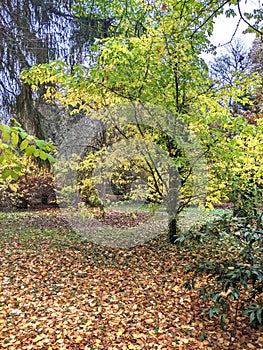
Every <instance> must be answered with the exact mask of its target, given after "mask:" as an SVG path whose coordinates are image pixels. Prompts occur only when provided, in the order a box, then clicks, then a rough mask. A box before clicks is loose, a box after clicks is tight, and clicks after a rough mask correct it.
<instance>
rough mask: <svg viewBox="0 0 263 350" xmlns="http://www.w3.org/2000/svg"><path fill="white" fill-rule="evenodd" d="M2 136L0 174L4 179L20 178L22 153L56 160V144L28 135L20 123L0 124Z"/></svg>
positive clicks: (46, 159) (0, 139)
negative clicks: (13, 124) (52, 153)
mask: <svg viewBox="0 0 263 350" xmlns="http://www.w3.org/2000/svg"><path fill="white" fill-rule="evenodd" d="M15 123H16V122H15ZM0 136H1V138H0V166H1V169H0V176H1V178H3V179H4V180H9V179H14V180H17V179H18V177H19V174H20V172H21V169H22V161H21V157H22V155H24V156H26V157H35V158H37V159H40V160H42V161H47V162H51V163H52V162H54V161H55V158H54V157H53V156H52V155H51V152H52V151H54V146H53V145H52V144H51V143H48V142H46V141H44V140H39V139H37V138H36V137H34V136H31V135H28V133H27V132H26V131H25V130H24V129H22V128H21V126H20V125H19V124H15V126H9V125H5V124H0Z"/></svg>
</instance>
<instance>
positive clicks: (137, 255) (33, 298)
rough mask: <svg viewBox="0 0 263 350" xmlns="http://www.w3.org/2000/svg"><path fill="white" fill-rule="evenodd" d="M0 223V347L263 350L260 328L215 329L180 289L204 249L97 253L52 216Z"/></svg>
mask: <svg viewBox="0 0 263 350" xmlns="http://www.w3.org/2000/svg"><path fill="white" fill-rule="evenodd" d="M133 218H134V217H133ZM0 223H1V225H0V248H1V249H0V266H1V269H0V349H9V350H13V349H15V350H19V349H34V350H35V349H47V350H52V349H61V350H62V349H71V350H74V349H76V350H77V349H90V350H91V349H94V350H97V349H109V350H111V349H112V350H113V349H116V350H119V349H124V350H125V349H149V350H150V349H163V350H164V349H167V350H170V349H187V350H195V349H198V350H200V349H215V350H217V349H228V350H243V349H244V350H247V349H256V350H260V349H263V335H262V331H263V327H261V328H259V329H257V330H255V329H251V328H250V326H249V321H248V319H247V317H243V316H240V315H239V316H238V317H236V322H235V323H234V322H233V321H228V322H227V323H226V329H225V330H222V329H221V327H220V324H219V322H218V321H215V320H211V319H209V317H208V315H207V313H205V312H204V311H203V308H204V305H203V302H202V299H201V298H200V297H199V295H198V294H197V292H196V291H195V290H186V289H185V288H184V287H183V284H184V282H185V281H186V280H187V277H188V276H187V274H186V273H185V271H184V268H185V267H186V266H187V265H188V264H189V263H191V261H194V260H195V259H196V256H197V254H199V255H200V254H202V251H191V250H189V249H188V248H184V247H181V248H178V247H176V246H173V245H170V244H169V243H168V242H167V240H166V237H165V235H164V234H160V235H159V236H158V237H155V238H154V239H152V240H151V241H149V242H145V243H144V244H141V245H137V246H135V247H131V248H129V249H114V248H109V247H103V246H101V245H96V244H94V243H92V242H90V241H88V240H85V239H83V238H82V237H81V236H79V235H77V234H76V233H75V232H74V231H73V230H72V229H71V228H70V227H69V226H68V224H67V223H66V222H65V221H64V220H63V219H62V217H61V214H60V212H59V210H57V209H56V210H54V209H53V210H44V211H34V212H19V213H18V212H14V213H0ZM231 312H232V310H229V313H231Z"/></svg>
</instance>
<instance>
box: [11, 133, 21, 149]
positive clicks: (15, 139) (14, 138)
mask: <svg viewBox="0 0 263 350" xmlns="http://www.w3.org/2000/svg"><path fill="white" fill-rule="evenodd" d="M18 141H19V137H18V134H17V133H15V132H12V137H11V142H12V146H14V147H15V146H17V144H18Z"/></svg>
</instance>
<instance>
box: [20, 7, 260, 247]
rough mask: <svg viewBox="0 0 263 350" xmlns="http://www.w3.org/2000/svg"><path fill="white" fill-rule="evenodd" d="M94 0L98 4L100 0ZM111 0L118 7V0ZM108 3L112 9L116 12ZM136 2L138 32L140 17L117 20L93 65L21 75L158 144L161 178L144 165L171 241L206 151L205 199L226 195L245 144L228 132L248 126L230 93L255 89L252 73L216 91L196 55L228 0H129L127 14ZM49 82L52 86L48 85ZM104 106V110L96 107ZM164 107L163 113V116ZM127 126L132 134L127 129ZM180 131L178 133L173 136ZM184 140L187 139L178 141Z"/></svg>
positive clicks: (56, 66) (39, 68) (40, 68)
mask: <svg viewBox="0 0 263 350" xmlns="http://www.w3.org/2000/svg"><path fill="white" fill-rule="evenodd" d="M87 3H89V2H87ZM233 3H235V1H228V2H227V4H233ZM97 4H98V8H99V9H100V5H101V3H100V2H98V3H97ZM116 4H117V5H118V8H119V7H120V6H121V5H122V1H120V2H119V1H116V2H115V3H114V5H116ZM111 5H112V4H110V5H109V6H110V7H109V11H111V10H113V7H111ZM135 5H140V6H139V14H140V16H139V23H140V28H141V30H139V31H138V30H135V28H134V24H136V23H138V21H137V22H136V21H135V22H134V21H131V22H128V23H127V21H125V20H124V18H122V19H123V20H124V23H122V21H121V20H120V19H119V20H117V28H118V31H117V32H116V35H115V36H113V37H109V38H105V39H103V40H100V41H97V42H96V43H95V45H94V46H93V58H94V62H93V64H91V65H90V66H88V67H87V66H77V67H75V68H74V69H73V71H72V70H69V69H68V67H67V65H66V64H63V63H61V62H53V63H52V64H46V65H35V66H33V67H32V69H31V71H30V72H24V73H23V78H24V81H25V83H29V84H34V85H35V86H36V85H38V84H39V83H44V82H45V84H46V88H47V91H46V97H47V98H48V99H51V100H52V99H56V100H57V101H59V102H60V103H61V104H62V105H63V106H66V107H70V108H71V111H72V113H79V112H85V113H86V114H87V115H90V116H91V117H92V112H94V111H97V113H93V115H94V116H95V117H96V118H97V119H99V120H101V121H102V122H103V123H104V125H105V126H106V128H110V127H111V128H115V129H116V130H118V131H119V132H120V134H121V135H123V136H124V138H125V139H126V140H127V139H128V140H130V141H131V140H132V138H138V139H141V138H142V139H144V140H148V141H150V142H157V144H158V145H159V146H160V147H161V148H162V150H163V151H164V152H165V153H166V154H167V155H168V157H169V159H170V160H171V162H169V169H168V176H167V178H166V180H164V178H162V177H160V175H158V174H159V172H158V167H157V166H156V163H155V162H151V161H149V160H148V166H149V168H154V169H155V170H156V174H157V177H159V179H160V180H161V181H162V182H163V184H164V187H166V188H167V196H168V202H167V211H168V214H169V218H170V219H169V239H170V241H171V242H175V241H176V238H177V233H178V231H177V222H178V213H179V212H180V210H182V209H183V208H184V207H185V206H186V205H189V204H190V203H192V202H194V200H196V196H195V193H194V192H193V189H194V182H195V180H196V179H195V178H194V167H195V165H196V164H197V162H198V160H200V159H202V157H204V155H206V157H207V159H208V160H209V162H210V171H209V174H210V175H209V176H210V177H211V179H212V180H215V179H217V180H216V181H213V182H214V183H213V184H212V185H211V186H210V187H209V188H208V190H209V194H208V195H207V200H208V201H215V200H216V199H217V197H218V198H220V196H221V197H222V192H223V190H224V191H225V192H224V193H225V195H226V196H227V193H229V189H227V186H228V181H229V179H230V178H232V179H233V176H232V172H231V164H233V163H231V162H233V160H234V159H235V157H236V156H237V155H238V156H239V155H240V152H241V149H242V147H244V144H242V145H241V146H240V147H237V148H236V146H237V145H238V141H237V140H238V138H237V137H236V138H229V137H228V136H227V135H228V134H230V135H232V134H235V133H236V131H237V130H238V132H239V131H240V130H243V129H244V130H248V129H247V128H246V121H245V119H244V118H238V119H235V118H234V117H233V115H232V114H231V111H230V110H229V106H228V102H227V101H228V99H229V97H230V96H231V97H232V98H236V99H239V100H240V101H241V100H242V97H240V96H242V94H243V92H244V90H246V89H249V88H250V89H251V88H253V81H254V79H253V78H254V77H247V79H246V81H245V80H244V81H242V83H241V82H239V83H237V84H235V85H234V86H229V84H228V85H227V86H223V87H222V88H221V89H218V88H217V89H212V88H211V80H210V79H209V78H207V73H208V71H207V67H206V65H205V63H204V62H203V60H202V59H201V58H200V56H199V55H200V54H201V52H202V51H204V50H208V49H209V48H210V43H209V38H208V36H209V34H211V32H212V29H213V21H212V19H213V17H214V16H216V15H217V14H220V13H222V12H223V11H224V6H225V5H226V2H212V3H210V5H208V4H207V3H204V2H200V1H195V0H189V1H187V2H175V1H173V0H170V1H167V2H166V3H165V6H164V4H163V3H161V2H154V3H153V4H151V3H145V2H143V1H139V0H134V1H131V2H130V7H126V8H125V9H126V14H128V16H127V18H128V19H130V18H136V16H138V13H137V12H133V11H134V9H135V8H137V7H136V6H135ZM98 11H99V10H98ZM50 83H56V86H55V87H54V86H53V87H49V84H50ZM125 103H126V104H127V103H128V106H130V105H131V106H132V111H131V112H129V110H128V109H127V110H123V111H122V112H123V113H120V114H118V108H117V109H114V108H115V106H118V105H120V104H125ZM151 106H158V108H159V109H158V113H153V112H154V111H155V112H156V108H153V109H152V108H151ZM105 107H107V109H106V110H108V111H109V112H108V113H105V112H100V111H101V110H103V111H105ZM103 108H104V109H103ZM128 108H130V107H128ZM138 111H139V112H140V113H142V114H143V115H144V116H145V115H146V117H145V118H146V120H147V122H145V119H144V120H138V119H137V120H136V118H135V120H134V117H133V120H132V119H129V118H128V120H129V122H128V123H127V119H125V118H124V119H123V117H122V115H123V114H127V115H130V116H134V115H135V117H137V116H138V114H139V113H138ZM145 111H148V112H145ZM162 111H168V114H167V113H166V117H164V115H165V114H163V113H162ZM129 113H130V114H129ZM147 113H148V114H147ZM167 115H169V117H168V118H167ZM156 116H157V118H156ZM147 118H148V119H147ZM148 121H149V122H148ZM127 124H128V126H129V128H128V130H130V133H129V132H128V133H127V131H126V130H127ZM211 126H212V127H211ZM175 130H176V132H175ZM178 130H179V135H178V134H177V135H176V136H177V137H174V136H175V133H177V131H178ZM125 131H126V133H125ZM193 131H194V132H195V133H196V135H197V140H198V142H200V143H201V147H200V148H199V149H198V150H194V147H193V145H194V144H193V143H192V141H191V140H192V139H191V137H192V135H193V134H192V132H193ZM182 136H183V137H182ZM242 137H243V136H241V138H242ZM182 139H183V140H184V141H185V142H184V143H182V142H181V143H180V140H182ZM242 140H243V138H242ZM242 142H243V141H242ZM186 144H188V146H189V149H187V147H186V146H185V145H186ZM195 144H197V143H195ZM105 146H107V145H105ZM190 154H192V156H190ZM191 157H192V158H191ZM239 169H240V171H242V169H241V167H240V168H239ZM226 170H227V173H226V174H225V173H224V172H225V171H226ZM176 173H177V175H176ZM199 175H200V173H199ZM217 194H219V195H218V196H217Z"/></svg>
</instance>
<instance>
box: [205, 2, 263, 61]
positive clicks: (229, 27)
mask: <svg viewBox="0 0 263 350" xmlns="http://www.w3.org/2000/svg"><path fill="white" fill-rule="evenodd" d="M260 6H262V3H261V1H259V0H242V1H241V2H240V8H241V11H242V13H244V12H252V11H253V9H258V8H259V7H260ZM232 8H234V9H235V10H236V11H237V7H236V6H235V7H232ZM239 18H240V17H239V14H237V16H236V17H234V18H233V17H231V18H226V17H225V15H221V16H219V17H218V18H216V20H215V26H214V34H213V36H212V37H211V38H210V39H211V42H212V43H213V44H214V45H216V46H217V47H218V50H217V53H218V54H220V52H222V51H224V44H227V43H228V42H229V41H230V40H231V38H232V36H233V34H234V33H235V30H236V26H237V24H238V21H239ZM251 24H253V20H252V22H251ZM247 27H248V26H247V24H246V23H245V22H244V21H242V20H241V22H240V24H239V27H238V30H237V32H236V34H235V38H236V39H237V38H240V39H241V40H242V42H244V43H245V45H246V47H247V49H248V50H249V49H250V48H251V46H252V43H253V40H254V39H255V37H256V35H255V34H243V33H242V32H243V31H244V30H245V29H246V28H247ZM220 47H221V48H220ZM203 58H204V59H205V60H206V61H209V60H211V59H213V56H212V55H206V54H204V55H203Z"/></svg>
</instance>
